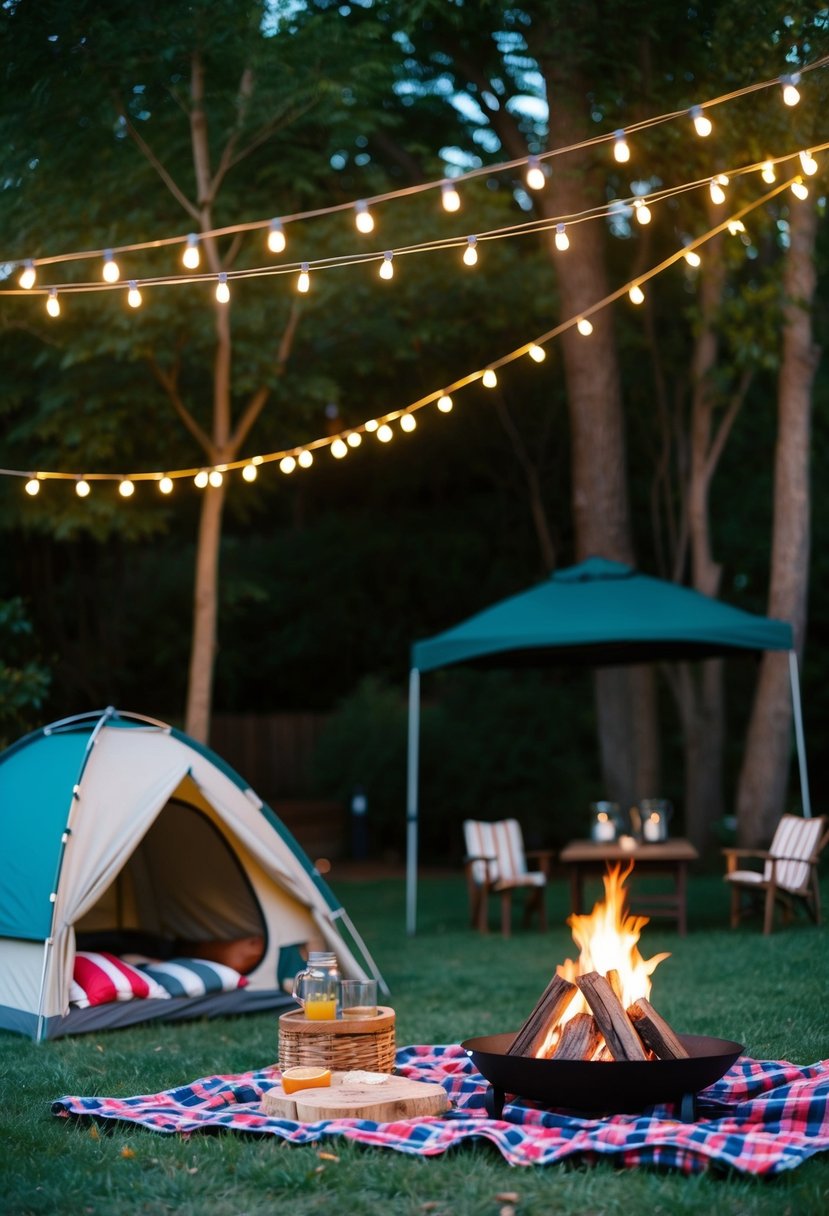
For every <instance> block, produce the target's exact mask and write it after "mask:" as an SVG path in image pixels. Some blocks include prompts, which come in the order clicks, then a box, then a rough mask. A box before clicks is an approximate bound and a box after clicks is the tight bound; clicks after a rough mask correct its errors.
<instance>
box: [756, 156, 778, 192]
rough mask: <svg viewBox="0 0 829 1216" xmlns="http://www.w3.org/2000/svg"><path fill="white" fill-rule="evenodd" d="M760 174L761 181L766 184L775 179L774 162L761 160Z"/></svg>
mask: <svg viewBox="0 0 829 1216" xmlns="http://www.w3.org/2000/svg"><path fill="white" fill-rule="evenodd" d="M760 176H761V177H762V179H763V181H764V182H765V183H766V184H767V185H768V186H770V185H771V184H772V183H773V182H776V181H777V174H776V173H775V171H774V164H773V162H772V161H770V160H764V161H763V164H762V166H761V168H760Z"/></svg>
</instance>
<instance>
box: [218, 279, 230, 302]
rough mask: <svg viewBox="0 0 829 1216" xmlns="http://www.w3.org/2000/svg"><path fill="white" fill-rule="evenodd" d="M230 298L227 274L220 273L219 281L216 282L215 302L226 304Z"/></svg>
mask: <svg viewBox="0 0 829 1216" xmlns="http://www.w3.org/2000/svg"><path fill="white" fill-rule="evenodd" d="M229 300H230V288H229V287H228V285H227V275H226V274H220V275H219V281H218V283H217V284H216V302H217V303H218V304H227V303H228V302H229Z"/></svg>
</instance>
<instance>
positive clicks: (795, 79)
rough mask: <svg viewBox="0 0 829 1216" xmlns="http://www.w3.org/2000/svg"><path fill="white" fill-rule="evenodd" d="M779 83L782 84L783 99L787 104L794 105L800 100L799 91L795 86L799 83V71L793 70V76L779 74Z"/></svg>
mask: <svg viewBox="0 0 829 1216" xmlns="http://www.w3.org/2000/svg"><path fill="white" fill-rule="evenodd" d="M780 83H781V84H782V85H783V100H784V102H785V103H786V105H787V106H796V105H797V103H798V102H799V101H800V93H799V92H798V89H797V86H798V85H799V84H800V73H799V72H795V74H794V76H781V77H780Z"/></svg>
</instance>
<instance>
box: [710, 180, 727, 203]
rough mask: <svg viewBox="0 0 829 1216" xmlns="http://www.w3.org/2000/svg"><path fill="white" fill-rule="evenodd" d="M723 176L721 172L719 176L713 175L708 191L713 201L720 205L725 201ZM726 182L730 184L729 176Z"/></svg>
mask: <svg viewBox="0 0 829 1216" xmlns="http://www.w3.org/2000/svg"><path fill="white" fill-rule="evenodd" d="M723 177H724V174H721V175H720V176H719V177H712V178H711V184H710V185H709V187H708V191H709V193H710V195H711V202H712V203H717V204H718V205H719V204H720V203H724V202H725V191H724V190H723V188H722V181H723ZM724 184H725V185H728V178H727V177H726V178H725V183H724Z"/></svg>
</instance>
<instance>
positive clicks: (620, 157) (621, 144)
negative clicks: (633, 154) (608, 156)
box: [613, 131, 630, 165]
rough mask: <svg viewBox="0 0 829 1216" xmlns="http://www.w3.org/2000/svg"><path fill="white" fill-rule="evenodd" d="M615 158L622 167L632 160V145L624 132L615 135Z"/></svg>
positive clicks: (617, 132) (616, 132)
mask: <svg viewBox="0 0 829 1216" xmlns="http://www.w3.org/2000/svg"><path fill="white" fill-rule="evenodd" d="M613 157H614V159H615V160H616V161H617V162H618V163H619V164H620V165H624V164H626V163H627V161H629V160H630V145H629V144H628V141H627V139H626V137H625V133H624V131H615V132H614V133H613Z"/></svg>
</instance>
